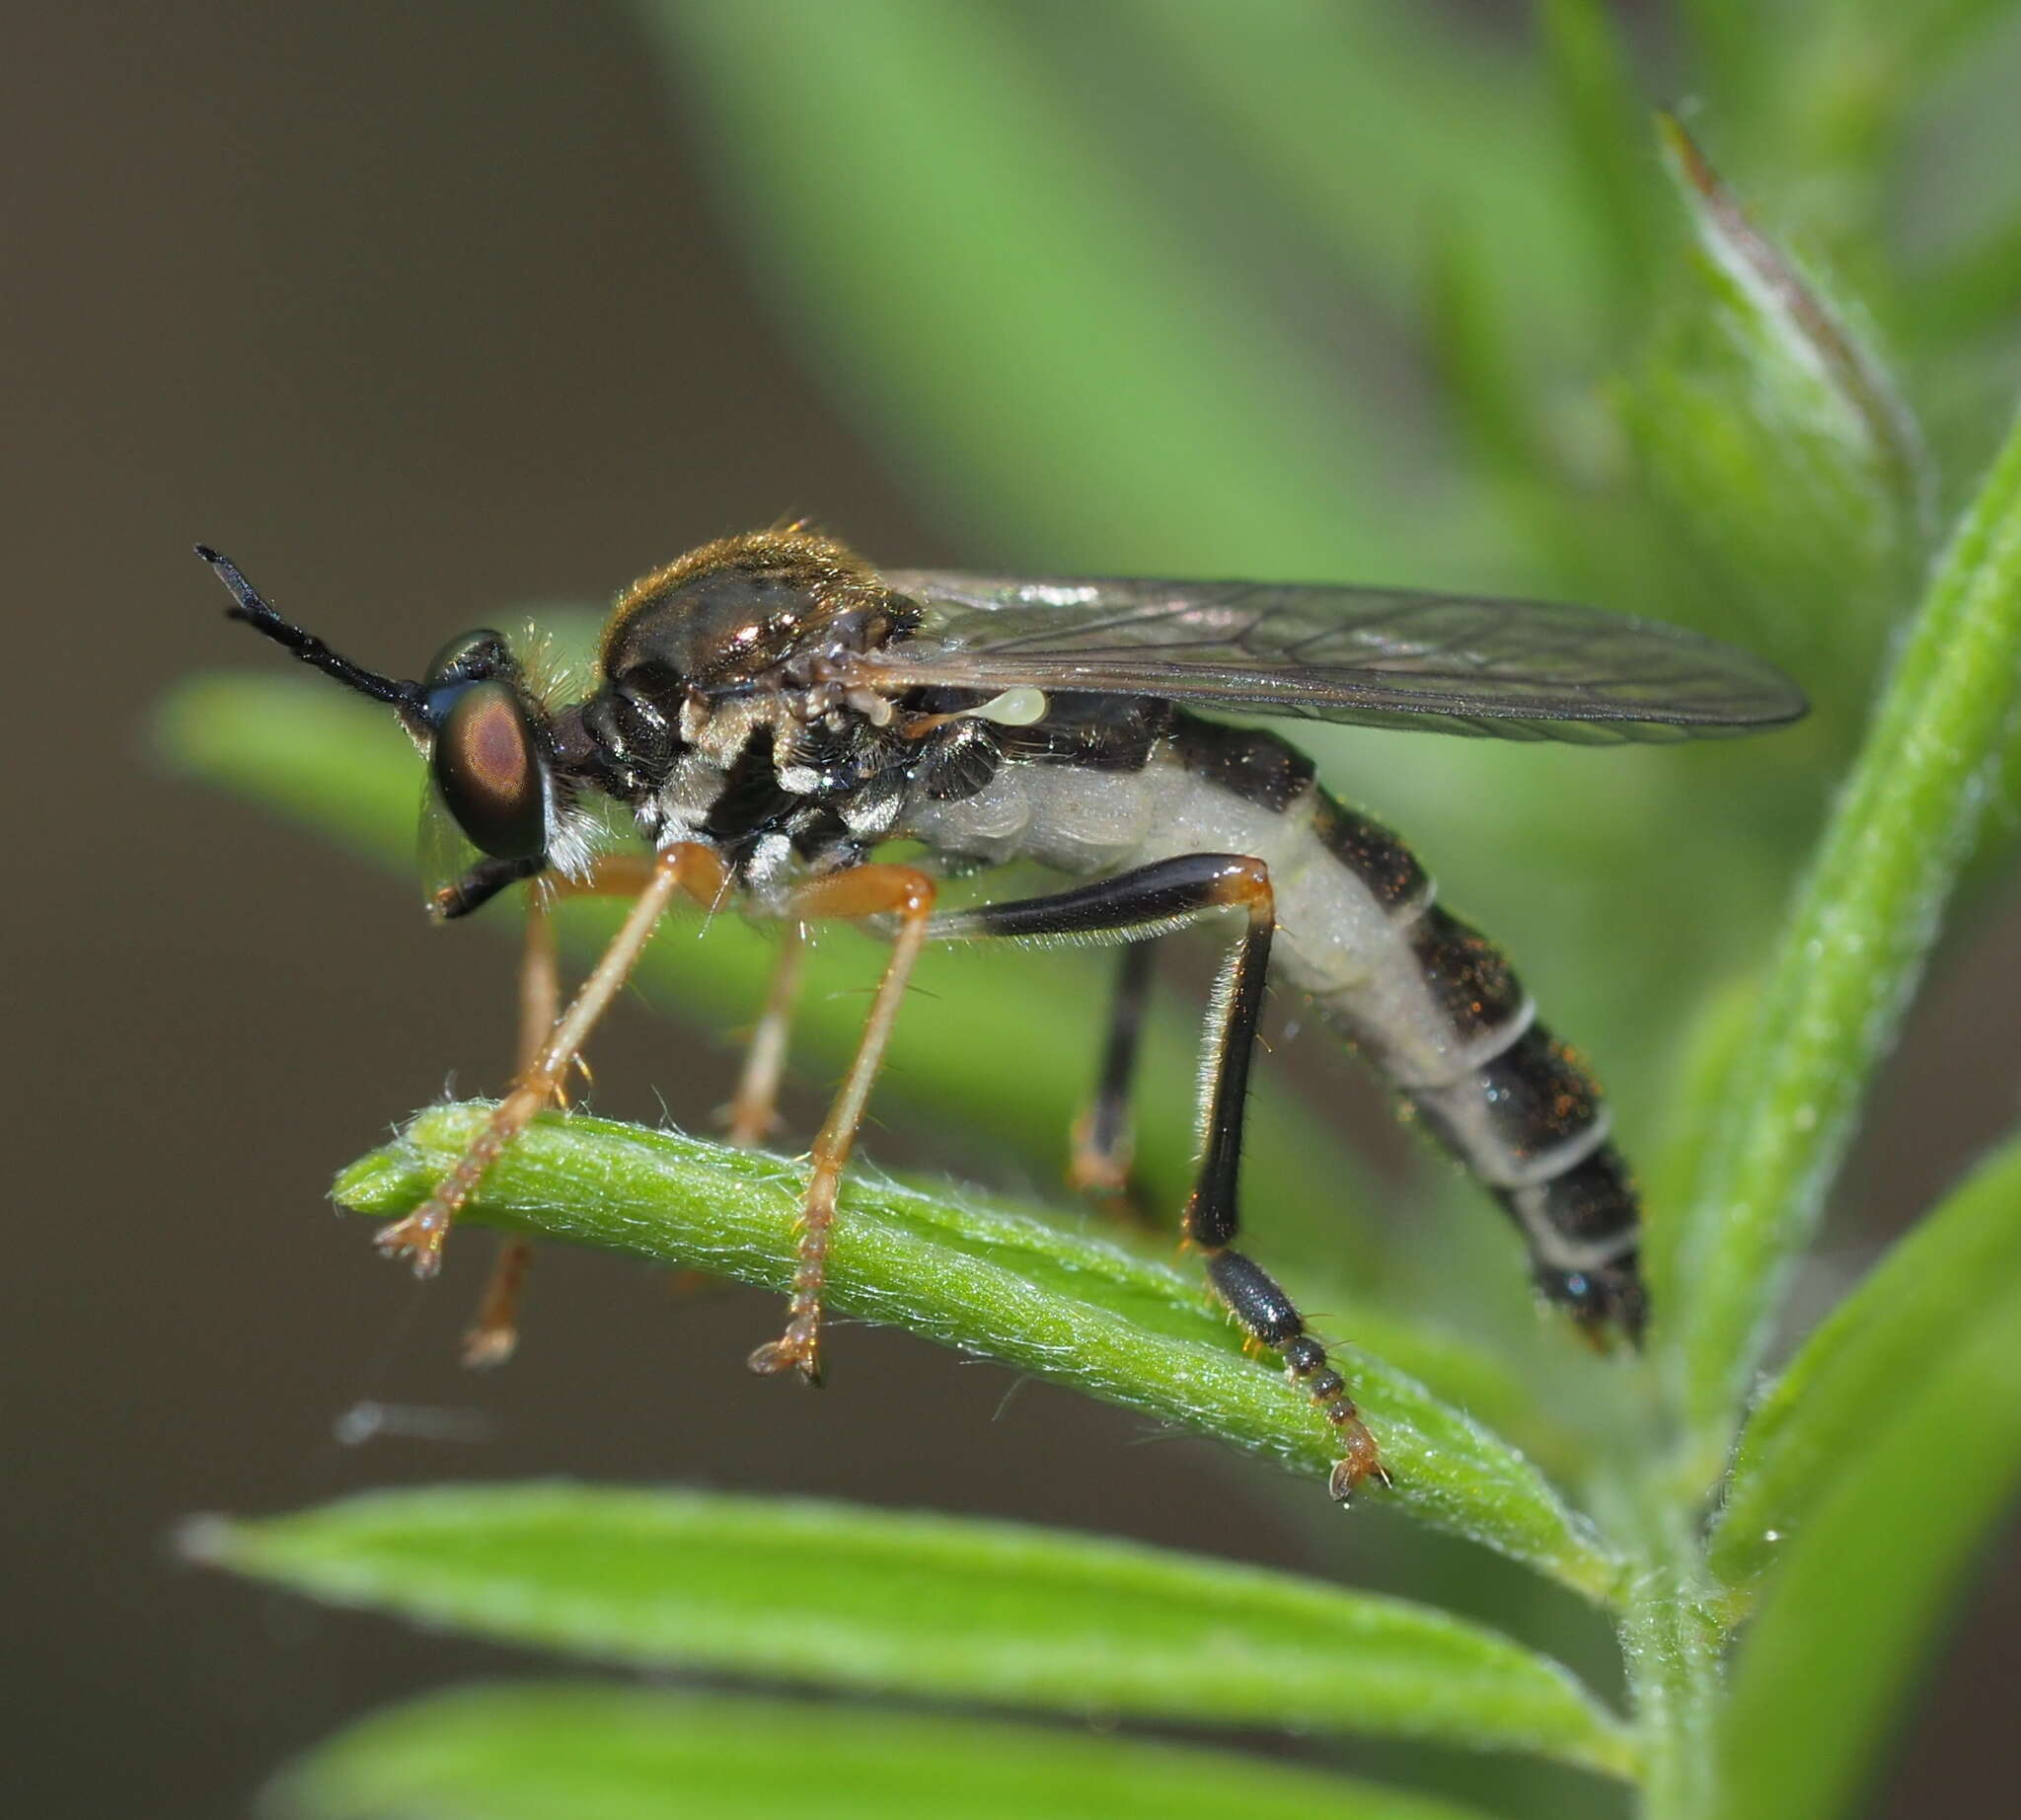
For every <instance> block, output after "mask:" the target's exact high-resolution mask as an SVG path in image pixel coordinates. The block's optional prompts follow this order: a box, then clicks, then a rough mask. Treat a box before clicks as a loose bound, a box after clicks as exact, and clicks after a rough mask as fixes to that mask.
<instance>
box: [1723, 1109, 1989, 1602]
mask: <svg viewBox="0 0 2021 1820" xmlns="http://www.w3.org/2000/svg"><path fill="white" fill-rule="evenodd" d="M2016 1282H2021V1139H2014V1140H2010V1141H2009V1143H2008V1144H2007V1145H2006V1147H2005V1148H2004V1149H2002V1150H2001V1151H1999V1152H1998V1153H1997V1154H1996V1155H1995V1156H1993V1157H1992V1158H1990V1159H1988V1160H1987V1161H1986V1162H1985V1163H1984V1165H1982V1166H1981V1168H1980V1169H1979V1170H1978V1171H1977V1172H1976V1173H1975V1174H1974V1175H1973V1176H1972V1178H1971V1179H1970V1180H1969V1181H1967V1182H1966V1183H1965V1184H1964V1185H1963V1186H1962V1187H1960V1188H1959V1189H1958V1190H1957V1191H1956V1192H1955V1193H1953V1194H1952V1195H1951V1196H1950V1197H1949V1198H1948V1199H1947V1200H1946V1201H1945V1202H1944V1204H1943V1205H1942V1206H1941V1207H1939V1208H1938V1209H1937V1211H1936V1212H1934V1213H1932V1214H1931V1215H1930V1216H1929V1217H1928V1218H1927V1219H1926V1220H1924V1221H1923V1222H1922V1223H1921V1224H1920V1225H1919V1226H1918V1227H1917V1228H1916V1229H1915V1230H1914V1231H1913V1232H1911V1233H1910V1234H1909V1236H1908V1237H1907V1238H1906V1239H1904V1240H1903V1241H1902V1242H1901V1243H1900V1244H1898V1245H1897V1246H1896V1247H1895V1248H1894V1249H1893V1250H1892V1251H1890V1252H1889V1253H1888V1255H1887V1256H1886V1257H1885V1258H1883V1259H1882V1260H1881V1262H1880V1264H1879V1265H1878V1266H1877V1267H1876V1268H1875V1269H1874V1271H1873V1272H1872V1273H1871V1274H1870V1275H1869V1276H1868V1277H1867V1279H1866V1281H1865V1282H1863V1283H1862V1284H1861V1285H1860V1286H1859V1287H1858V1288H1857V1289H1856V1290H1854V1291H1853V1293H1852V1294H1851V1295H1849V1296H1847V1297H1846V1298H1845V1300H1844V1301H1843V1302H1841V1303H1840V1304H1839V1305H1838V1306H1837V1308H1835V1309H1834V1311H1833V1312H1832V1314H1831V1315H1830V1317H1828V1318H1827V1320H1826V1321H1825V1322H1824V1324H1823V1325H1822V1326H1821V1327H1819V1328H1818V1330H1817V1331H1816V1332H1815V1333H1813V1334H1812V1335H1811V1336H1810V1338H1809V1339H1807V1340H1806V1341H1805V1342H1804V1345H1803V1348H1802V1349H1801V1350H1800V1351H1799V1352H1798V1353H1797V1355H1796V1357H1795V1358H1794V1359H1792V1360H1791V1361H1790V1364H1789V1368H1788V1369H1787V1370H1786V1371H1784V1372H1783V1374H1782V1376H1781V1377H1780V1378H1779V1379H1778V1380H1777V1381H1776V1383H1775V1386H1774V1388H1773V1389H1771V1390H1770V1391H1769V1392H1768V1394H1767V1395H1766V1396H1765V1397H1764V1398H1763V1399H1762V1400H1761V1403H1760V1404H1759V1407H1757V1408H1756V1410H1755V1412H1754V1414H1753V1415H1752V1416H1751V1417H1750V1418H1749V1420H1748V1425H1747V1427H1746V1429H1745V1430H1744V1431H1743V1433H1742V1436H1741V1446H1740V1452H1739V1454H1738V1456H1737V1457H1736V1460H1735V1464H1734V1470H1733V1474H1732V1478H1731V1480H1730V1482H1729V1484H1728V1487H1727V1492H1726V1502H1725V1508H1724V1509H1723V1510H1722V1512H1721V1513H1720V1521H1719V1527H1718V1529H1717V1530H1716V1531H1715V1532H1714V1535H1713V1538H1712V1547H1711V1559H1712V1565H1713V1567H1714V1569H1715V1570H1716V1571H1717V1572H1718V1573H1719V1574H1720V1576H1721V1577H1722V1578H1723V1579H1725V1580H1727V1581H1728V1582H1730V1583H1738V1582H1741V1581H1744V1580H1747V1579H1750V1578H1752V1577H1753V1576H1754V1575H1755V1574H1757V1573H1759V1572H1760V1571H1761V1570H1762V1569H1763V1568H1764V1567H1766V1566H1767V1565H1768V1564H1769V1563H1770V1562H1771V1561H1772V1560H1773V1559H1774V1558H1775V1557H1776V1556H1777V1555H1778V1554H1781V1553H1786V1552H1787V1550H1788V1547H1789V1539H1790V1538H1791V1537H1800V1536H1802V1535H1803V1534H1804V1532H1805V1530H1806V1528H1807V1527H1808V1525H1809V1522H1810V1518H1811V1513H1812V1512H1813V1511H1814V1510H1815V1509H1816V1508H1817V1506H1818V1505H1819V1504H1820V1503H1821V1502H1823V1500H1824V1499H1825V1498H1826V1497H1827V1496H1828V1495H1830V1494H1832V1493H1833V1492H1834V1490H1835V1489H1836V1487H1837V1486H1838V1484H1839V1483H1840V1481H1841V1480H1844V1479H1853V1480H1856V1481H1857V1482H1859V1483H1861V1484H1871V1482H1872V1480H1873V1478H1874V1467H1875V1462H1876V1460H1877V1458H1880V1456H1878V1455H1877V1454H1876V1453H1875V1451H1874V1442H1873V1430H1874V1424H1875V1422H1876V1420H1877V1419H1879V1418H1880V1416H1881V1415H1882V1414H1883V1413H1884V1412H1885V1411H1886V1410H1887V1409H1888V1408H1889V1407H1890V1406H1891V1405H1892V1404H1893V1403H1895V1402H1896V1401H1897V1400H1898V1399H1899V1398H1900V1397H1901V1395H1902V1394H1903V1392H1904V1391H1905V1390H1906V1389H1907V1388H1908V1387H1909V1386H1911V1385H1913V1384H1914V1383H1915V1382H1916V1381H1917V1379H1919V1378H1921V1377H1922V1376H1923V1375H1925V1374H1926V1373H1927V1372H1928V1371H1930V1370H1931V1368H1932V1367H1933V1366H1935V1365H1937V1364H1938V1363H1939V1362H1941V1361H1942V1360H1944V1359H1945V1358H1947V1357H1948V1356H1949V1355H1950V1354H1952V1353H1953V1352H1955V1351H1956V1350H1957V1349H1958V1347H1959V1346H1960V1345H1961V1344H1962V1343H1967V1342H1969V1340H1970V1339H1971V1337H1972V1336H1974V1335H1976V1334H1978V1333H1979V1332H1980V1331H1981V1330H1982V1328H1984V1327H1985V1326H1986V1324H1987V1323H1988V1322H1989V1321H1994V1320H2003V1319H2005V1311H2006V1309H2007V1305H2008V1303H2009V1302H2010V1301H2011V1299H2012V1296H2011V1286H2012V1285H2013V1284H2014V1283H2016ZM1920 1454H1921V1457H1923V1458H1926V1459H1931V1460H1935V1459H1937V1458H1939V1457H1941V1456H1939V1455H1938V1454H1937V1453H1936V1452H1935V1450H1934V1449H1933V1448H1931V1447H1929V1446H1927V1445H1926V1446H1925V1447H1924V1448H1923V1449H1921V1450H1920ZM1943 1477H1944V1479H1945V1480H1946V1481H1947V1483H1948V1481H1949V1480H1950V1479H1952V1478H1953V1477H1954V1473H1953V1469H1952V1467H1951V1465H1950V1464H1949V1461H1948V1459H1946V1461H1945V1464H1944V1467H1943Z"/></svg>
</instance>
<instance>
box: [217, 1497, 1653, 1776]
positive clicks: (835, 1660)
mask: <svg viewBox="0 0 2021 1820" xmlns="http://www.w3.org/2000/svg"><path fill="white" fill-rule="evenodd" d="M197 1546H198V1547H199V1549H200V1550H201V1553H202V1555H203V1557H204V1558H205V1559H207V1560H209V1561H211V1562H212V1563H214V1564H217V1565H222V1566H226V1567H230V1568H233V1569H235V1570H237V1571H239V1572H242V1573H245V1574H248V1575H251V1576H253V1577H257V1578H261V1579H266V1580H274V1581H278V1582H280V1583H281V1584H283V1585H287V1586H291V1587H293V1588H295V1589H296V1590H298V1591H301V1592H304V1593H307V1594H310V1595H311V1596H314V1597H320V1598H324V1599H328V1600H333V1601H335V1602H337V1603H340V1604H347V1605H358V1606H365V1607H369V1608H372V1609H376V1610H381V1611H386V1612H390V1613H393V1614H396V1615H399V1616H404V1617H407V1618H410V1619H413V1620H416V1621H419V1622H422V1623H425V1624H429V1625H441V1626H449V1627H452V1628H455V1629H460V1630H469V1631H472V1632H474V1633H476V1634H478V1635H482V1636H486V1637H489V1638H492V1639H494V1640H498V1641H504V1642H517V1643H523V1644H528V1645H532V1646H537V1647H545V1648H553V1649H561V1650H564V1651H567V1652H570V1653H573V1654H578V1655H584V1656H588V1657H591V1658H593V1659H596V1660H601V1661H607V1662H619V1663H624V1664H627V1665H630V1666H633V1667H640V1668H653V1669H666V1668H698V1669H707V1670H716V1671H722V1672H728V1673H732V1674H739V1675H749V1676H753V1677H757V1678H763V1679H766V1680H774V1681H779V1680H783V1681H786V1682H788V1683H794V1684H801V1685H807V1686H815V1687H824V1688H838V1689H850V1690H855V1691H860V1692H874V1693H884V1694H897V1695H904V1696H909V1697H912V1698H917V1699H925V1700H936V1701H946V1700H964V1701H977V1702H984V1703H988V1704H992V1705H997V1706H1012V1707H1022V1708H1030V1709H1036V1710H1048V1711H1057V1712H1068V1713H1076V1714H1080V1715H1083V1716H1086V1717H1109V1718H1114V1717H1131V1718H1141V1719H1156V1720H1164V1721H1171V1722H1191V1723H1196V1724H1208V1725H1216V1726H1267V1727H1271V1728H1283V1729H1289V1730H1294V1731H1306V1730H1317V1731H1327V1732H1341V1731H1350V1732H1362V1733H1369V1734H1375V1735H1386V1736H1393V1737H1404V1738H1414V1739H1420V1740H1428V1741H1433V1742H1437V1743H1441V1744H1445V1745H1449V1746H1454V1747H1458V1748H1460V1749H1466V1750H1517V1751H1528V1752H1533V1753H1535V1754H1538V1755H1542V1756H1548V1757H1553V1758H1556V1759H1558V1760H1559V1761H1561V1762H1565V1763H1570V1764H1573V1765H1575V1766H1577V1767H1579V1768H1582V1769H1587V1770H1593V1771H1597V1772H1599V1773H1602V1774H1608V1775H1614V1776H1626V1775H1628V1774H1630V1773H1631V1772H1632V1768H1633V1763H1634V1751H1633V1744H1632V1741H1631V1740H1630V1739H1629V1737H1628V1736H1627V1734H1626V1731H1625V1728H1624V1727H1623V1725H1622V1723H1621V1721H1620V1720H1619V1719H1618V1718H1616V1717H1615V1716H1614V1715H1612V1714H1610V1713H1609V1712H1608V1711H1607V1710H1606V1709H1605V1708H1604V1707H1603V1706H1601V1705H1600V1703H1599V1702H1598V1701H1597V1700H1595V1699H1594V1698H1593V1696H1591V1695H1590V1694H1588V1693H1587V1692H1586V1691H1585V1690H1584V1689H1583V1688H1581V1687H1580V1686H1579V1685H1578V1683H1577V1682H1576V1681H1575V1680H1574V1679H1573V1677H1572V1676H1571V1675H1570V1674H1569V1673H1568V1672H1567V1671H1566V1670H1564V1669H1563V1668H1561V1667H1559V1666H1558V1665H1557V1664H1556V1663H1554V1662H1550V1661H1547V1660H1545V1659H1544V1658H1542V1657H1539V1656H1536V1655H1534V1654H1532V1653H1531V1652H1530V1651H1529V1650H1526V1649H1524V1648H1522V1647H1521V1646H1520V1645H1518V1644H1516V1643H1514V1642H1512V1641H1510V1640H1509V1639H1508V1638H1507V1637H1504V1636H1501V1635H1498V1634H1497V1633H1495V1632H1494V1631H1491V1630H1485V1629H1483V1628H1481V1627H1479V1626H1476V1625H1472V1624H1468V1623H1465V1622H1462V1621H1460V1620H1459V1619H1455V1618H1451V1617H1448V1616H1447V1615H1446V1614H1444V1613H1442V1612H1438V1611H1435V1610H1432V1609H1429V1608H1427V1607H1422V1606H1416V1605H1412V1604H1408V1603H1406V1602H1404V1601H1402V1600H1397V1599H1391V1598H1385V1597H1379V1596H1376V1595H1373V1594H1368V1593H1361V1592H1352V1591H1347V1590H1345V1589H1342V1588H1338V1587H1332V1586H1327V1585H1323V1584H1321V1583H1318V1582H1315V1581H1310V1580H1303V1579H1299V1578H1296V1577H1294V1576H1292V1575H1289V1574H1283V1573H1275V1572H1269V1571H1265V1570H1262V1569H1258V1568H1253V1567H1247V1566H1241V1565H1237V1564H1235V1563H1233V1562H1229V1561H1222V1560H1213V1559H1209V1558H1206V1557H1202V1556H1196V1555H1179V1554H1174V1553H1170V1552H1166V1551H1162V1550H1158V1549H1151V1548H1146V1547H1142V1546H1139V1545H1135V1544H1129V1543H1122V1542H1113V1541H1108V1540H1105V1539H1100V1538H1096V1537H1090V1536H1078V1535H1073V1534H1070V1533H1064V1532H1059V1531H1049V1530H1043V1529H1036V1528H1029V1527H1021V1526H1017V1525H1012V1524H1008V1523H998V1522H984V1521H978V1520H975V1519H968V1518H954V1517H942V1516H935V1515H928V1514H921V1513H905V1512H895V1511H888V1510H877V1509H871V1508H866V1507H861V1506H850V1505H843V1504H834V1503H821V1502H813V1501H803V1500H794V1499H783V1498H748V1497H730V1496H718V1495H713V1494H707V1493H696V1492H677V1491H663V1490H652V1491H645V1490H636V1489H629V1488H620V1487H614V1486H613V1487H604V1486H592V1485H571V1484H533V1485H486V1486H444V1487H435V1488H432V1489H427V1490H421V1491H398V1492H380V1493H375V1494H371V1495H367V1496H363V1497H355V1498H350V1499H347V1500H345V1501H343V1502H340V1503H337V1504H332V1505H327V1506H325V1507H323V1508H320V1509H316V1510H311V1511H307V1512H303V1513H300V1514H297V1515H293V1516H286V1517H280V1518H272V1519H265V1520H261V1521H255V1522H247V1523H239V1524H223V1525H221V1524H219V1523H217V1522H216V1521H214V1520H213V1521H210V1522H208V1523H206V1524H205V1526H204V1528H203V1530H202V1531H201V1533H200V1536H199V1538H198V1539H197ZM953 1612H959V1614H960V1621H959V1623H956V1624H951V1625H950V1623H949V1622H948V1614H950V1613H953Z"/></svg>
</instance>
